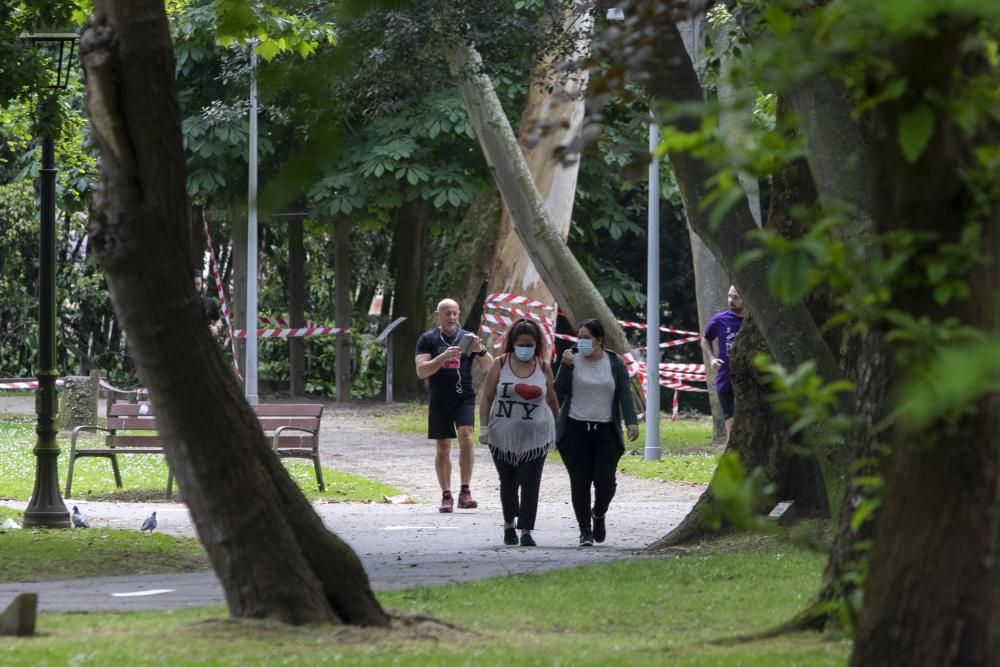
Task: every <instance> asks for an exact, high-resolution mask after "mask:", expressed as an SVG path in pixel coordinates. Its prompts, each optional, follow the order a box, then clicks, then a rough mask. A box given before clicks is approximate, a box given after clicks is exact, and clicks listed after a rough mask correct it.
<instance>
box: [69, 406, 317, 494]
mask: <svg viewBox="0 0 1000 667" xmlns="http://www.w3.org/2000/svg"><path fill="white" fill-rule="evenodd" d="M253 409H254V413H255V414H256V415H257V419H258V420H259V421H260V425H261V428H262V429H263V431H264V435H265V436H266V437H267V438H268V439H269V440H270V441H271V446H272V447H273V448H274V451H275V453H277V455H278V456H279V457H281V458H304V459H310V460H311V461H312V462H313V466H314V468H315V470H316V484H317V486H318V487H319V490H320V491H325V490H326V484H325V483H324V482H323V469H322V467H321V466H320V460H319V428H320V422H321V421H322V417H323V405H322V404H321V403H317V404H312V403H308V404H281V403H267V404H260V405H255V406H253ZM87 432H92V433H104V434H105V437H104V440H103V445H102V446H97V447H90V446H82V443H81V442H80V440H79V438H80V434H81V433H87ZM121 454H159V455H161V456H162V455H163V454H164V447H163V440H162V439H161V437H160V433H159V429H158V428H157V423H156V416H155V414H154V413H153V407H152V404H150V403H113V404H111V405H109V406H108V417H107V424H106V425H105V426H97V425H85V426H78V427H76V428H75V429H73V433H72V435H71V437H70V450H69V464H68V467H67V471H66V497H67V498H69V497H71V494H72V490H73V467H74V465H75V463H76V460H77V459H80V458H85V457H101V458H107V459H109V460H110V461H111V470H112V472H113V473H114V476H115V485H116V486H117V487H118V488H119V489H121V488H123V486H122V476H121V471H120V470H119V468H118V456H119V455H121ZM172 493H173V471H170V470H169V468H168V472H167V498H170V497H171V495H172Z"/></svg>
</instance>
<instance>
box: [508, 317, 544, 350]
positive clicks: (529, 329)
mask: <svg viewBox="0 0 1000 667" xmlns="http://www.w3.org/2000/svg"><path fill="white" fill-rule="evenodd" d="M524 335H528V336H531V337H532V338H534V339H535V356H536V357H537V358H539V359H544V358H545V339H544V338H542V328H541V327H540V326H538V323H537V322H533V321H531V320H529V319H525V318H523V317H522V318H521V319H519V320H517V321H516V322H514V324H512V325H511V327H510V329H507V333H505V334H504V335H503V351H504V354H510V353H511V352H513V351H514V341H515V340H517V339H518V338H520V337H521V336H524Z"/></svg>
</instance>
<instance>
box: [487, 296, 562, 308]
mask: <svg viewBox="0 0 1000 667" xmlns="http://www.w3.org/2000/svg"><path fill="white" fill-rule="evenodd" d="M503 303H515V304H518V305H520V306H524V307H526V308H539V309H541V310H546V311H551V312H555V310H556V308H555V306H550V305H548V304H547V303H542V302H541V301H536V300H535V299H529V298H528V297H526V296H518V295H517V294H504V293H496V294H490V295H489V296H487V297H486V304H487V305H495V304H503Z"/></svg>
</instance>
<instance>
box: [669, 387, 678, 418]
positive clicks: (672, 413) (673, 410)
mask: <svg viewBox="0 0 1000 667" xmlns="http://www.w3.org/2000/svg"><path fill="white" fill-rule="evenodd" d="M677 393H678V392H677V390H676V389H674V401H673V404H672V405H671V407H670V421H672V422H675V421H677V413H678V412H680V401H679V400H678V398H677Z"/></svg>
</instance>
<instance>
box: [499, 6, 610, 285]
mask: <svg viewBox="0 0 1000 667" xmlns="http://www.w3.org/2000/svg"><path fill="white" fill-rule="evenodd" d="M590 4H591V3H589V2H588V1H587V0H575V1H574V2H573V4H572V5H570V6H567V7H566V9H565V10H564V13H563V25H562V26H550V28H551V29H555V30H560V31H564V32H569V31H572V32H573V33H574V34H576V35H577V43H576V50H575V52H574V53H573V54H565V53H545V54H543V55H542V57H541V58H540V59H539V62H538V64H537V65H536V66H535V68H534V69H533V70H532V73H531V85H530V88H529V89H528V100H527V102H526V103H525V105H524V112H523V113H522V114H521V125H520V127H519V128H518V131H517V138H518V146H519V147H520V149H521V153H522V154H523V155H524V160H525V162H526V164H527V166H528V171H529V173H530V174H531V178H532V180H533V181H534V182H535V187H537V188H538V194H539V195H540V196H541V197H542V198H543V199H544V200H545V209H546V210H547V211H548V214H549V219H550V220H551V221H552V225H553V226H554V227H555V229H556V232H557V233H558V234H559V236H560V238H562V239H563V240H564V241H565V240H566V237H567V236H568V235H569V225H570V221H571V220H572V218H573V200H574V199H575V198H576V179H577V175H578V173H579V171H580V159H579V156H578V157H577V159H574V160H572V161H571V162H569V163H565V162H564V161H563V160H562V159H561V156H560V155H558V154H557V149H559V148H560V147H563V146H565V145H566V144H568V143H569V142H570V141H572V140H573V139H575V138H576V135H577V134H578V133H579V131H580V126H581V125H582V123H583V116H584V98H583V90H584V88H586V86H587V78H588V76H589V70H588V69H587V68H585V67H579V68H577V69H575V70H573V71H565V70H564V69H562V67H561V66H562V65H563V64H564V62H565V61H566V60H570V59H572V60H576V61H577V62H580V63H582V62H583V60H584V59H585V58H586V57H587V55H588V54H589V53H590V26H591V25H592V24H593V18H592V16H591V10H590V9H588V8H587V5H590ZM539 125H543V126H544V131H541V130H540V128H539ZM488 291H489V292H510V293H513V294H520V295H521V296H526V297H528V298H531V299H537V300H539V301H542V302H543V303H548V304H551V303H552V295H551V293H550V292H549V289H548V288H547V287H546V286H545V283H544V282H543V281H542V277H541V275H540V274H539V272H538V270H537V269H535V266H534V264H533V263H532V261H531V256H530V254H529V253H528V252H527V251H526V250H525V249H524V245H523V244H522V243H521V239H520V238H518V235H517V233H516V232H515V231H514V227H513V223H512V221H511V215H510V211H509V210H507V208H506V207H505V208H504V211H503V218H502V219H501V221H500V239H499V242H498V243H497V246H496V254H495V256H494V261H493V268H492V270H491V272H490V282H489V288H488Z"/></svg>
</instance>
